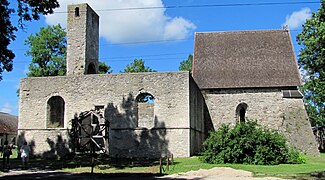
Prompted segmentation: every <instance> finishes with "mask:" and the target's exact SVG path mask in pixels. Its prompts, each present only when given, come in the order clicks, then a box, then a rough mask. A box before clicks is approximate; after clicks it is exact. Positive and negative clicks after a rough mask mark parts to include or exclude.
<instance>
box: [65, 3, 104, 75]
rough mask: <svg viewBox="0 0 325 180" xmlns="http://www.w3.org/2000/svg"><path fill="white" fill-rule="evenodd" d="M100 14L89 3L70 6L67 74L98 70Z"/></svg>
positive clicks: (92, 72) (89, 72) (95, 71)
mask: <svg viewBox="0 0 325 180" xmlns="http://www.w3.org/2000/svg"><path fill="white" fill-rule="evenodd" d="M98 41H99V16H98V15H97V14H96V12H95V11H94V10H93V9H92V8H91V7H90V6H89V5H88V4H86V3H85V4H74V5H69V6H68V22H67V42H68V46H67V75H68V76H69V75H84V74H96V73H97V72H98Z"/></svg>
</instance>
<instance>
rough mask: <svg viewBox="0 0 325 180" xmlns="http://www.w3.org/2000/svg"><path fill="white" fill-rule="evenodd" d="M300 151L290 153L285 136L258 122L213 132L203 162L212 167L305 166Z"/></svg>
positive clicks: (225, 127)
mask: <svg viewBox="0 0 325 180" xmlns="http://www.w3.org/2000/svg"><path fill="white" fill-rule="evenodd" d="M301 158H303V157H302V156H300V154H299V152H298V151H297V150H290V149H289V148H288V146H287V144H286V139H285V138H284V136H283V135H281V134H279V133H278V132H277V131H275V130H271V129H266V128H263V127H261V126H259V125H258V124H257V122H256V121H247V122H246V123H238V124H236V126H235V127H233V128H230V126H229V125H224V124H223V125H222V126H221V128H219V129H218V130H217V131H215V132H211V133H210V135H209V137H208V138H207V139H206V140H205V142H204V143H203V151H202V157H201V160H202V161H204V162H207V163H212V164H224V163H235V164H258V165H276V164H280V163H303V162H304V161H303V159H301Z"/></svg>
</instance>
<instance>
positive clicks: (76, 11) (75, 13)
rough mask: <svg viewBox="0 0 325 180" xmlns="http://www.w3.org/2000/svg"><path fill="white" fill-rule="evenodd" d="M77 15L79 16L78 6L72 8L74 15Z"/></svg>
mask: <svg viewBox="0 0 325 180" xmlns="http://www.w3.org/2000/svg"><path fill="white" fill-rule="evenodd" d="M79 16H80V12H79V7H76V8H75V9H74V17H79Z"/></svg>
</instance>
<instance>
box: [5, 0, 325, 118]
mask: <svg viewBox="0 0 325 180" xmlns="http://www.w3.org/2000/svg"><path fill="white" fill-rule="evenodd" d="M59 2H60V5H61V7H60V8H59V9H57V10H56V13H54V14H53V15H50V16H46V17H41V19H40V20H39V21H33V22H31V23H29V22H27V23H25V24H26V29H25V30H24V31H22V30H19V31H18V32H17V33H16V35H17V39H16V41H14V42H12V43H11V45H10V49H12V50H13V51H14V53H15V54H16V57H15V59H14V69H13V71H11V72H4V73H3V80H2V81H0V111H1V112H6V113H10V114H14V115H18V107H19V106H18V97H17V94H16V91H17V89H18V88H19V81H20V79H21V78H24V77H26V73H27V71H28V65H29V63H30V61H31V57H27V56H25V52H26V50H27V48H28V47H27V46H25V45H24V40H25V39H26V38H27V36H29V35H30V34H31V33H36V32H38V31H39V28H40V27H42V26H47V25H54V24H57V23H60V24H62V26H63V27H65V26H66V15H67V14H66V8H67V4H71V3H74V4H77V3H82V2H87V3H88V4H89V5H90V6H91V7H92V8H93V9H94V10H95V11H97V13H98V14H99V15H100V43H99V61H103V62H105V63H106V64H108V65H110V66H111V67H112V69H113V73H119V72H120V71H122V70H123V69H124V68H125V66H126V64H128V63H130V62H132V61H133V59H135V58H137V59H140V58H142V59H143V60H144V61H145V64H146V65H147V66H150V67H151V68H152V69H154V70H157V71H160V72H170V71H178V66H179V63H180V62H181V61H182V60H184V59H187V57H188V55H189V54H192V53H193V49H194V48H193V45H194V32H211V31H238V30H267V29H281V28H282V26H283V25H285V24H287V25H288V26H289V28H290V30H291V36H292V40H293V44H294V48H295V53H296V54H298V52H299V47H298V45H297V43H296V39H295V37H296V35H297V33H299V32H300V31H301V24H302V23H304V22H305V20H306V18H309V17H310V16H311V12H315V11H316V10H317V9H318V8H319V7H320V4H319V3H308V2H317V1H315V0H311V1H303V0H285V1H284V0H227V1H222V0H219V1H217V0H88V1H87V0H59ZM284 2H288V3H296V2H305V3H297V4H286V5H285V4H282V5H280V4H278V5H275V4H273V5H256V4H261V3H284ZM10 3H11V5H12V6H13V7H14V6H15V7H16V0H10ZM254 4H255V5H254ZM192 5H195V6H196V5H199V6H200V7H197V6H196V7H188V6H192ZM202 5H204V6H205V5H208V6H205V7H202ZM175 6H178V7H175ZM185 6H187V7H185ZM134 7H137V8H138V7H139V8H141V7H165V8H156V9H133V10H130V8H134ZM166 7H167V8H166ZM168 7H174V8H168ZM112 9H113V10H112ZM117 9H120V10H117ZM121 9H124V10H121ZM125 9H128V10H125ZM11 18H12V21H13V23H14V24H16V23H17V16H16V15H12V17H11ZM31 108H32V107H31Z"/></svg>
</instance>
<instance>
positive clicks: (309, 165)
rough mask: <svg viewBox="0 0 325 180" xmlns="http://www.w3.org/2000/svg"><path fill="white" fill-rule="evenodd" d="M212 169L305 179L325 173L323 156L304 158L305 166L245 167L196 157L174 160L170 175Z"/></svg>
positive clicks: (260, 175) (258, 175)
mask: <svg viewBox="0 0 325 180" xmlns="http://www.w3.org/2000/svg"><path fill="white" fill-rule="evenodd" d="M213 167H231V168H234V169H240V170H246V171H250V172H253V173H254V176H257V177H265V176H272V177H282V178H299V177H301V178H306V177H310V173H313V172H325V154H321V156H320V157H311V156H308V157H306V164H280V165H273V166H262V165H245V164H217V165H214V164H206V163H203V162H201V161H200V160H199V159H198V157H192V158H178V159H175V165H174V167H172V168H171V171H170V173H180V172H187V171H190V170H198V169H210V168H213Z"/></svg>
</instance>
